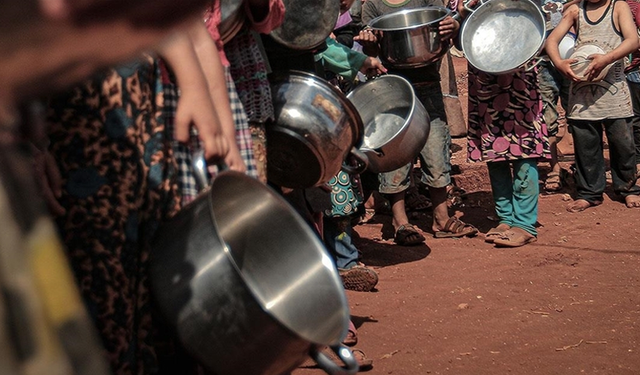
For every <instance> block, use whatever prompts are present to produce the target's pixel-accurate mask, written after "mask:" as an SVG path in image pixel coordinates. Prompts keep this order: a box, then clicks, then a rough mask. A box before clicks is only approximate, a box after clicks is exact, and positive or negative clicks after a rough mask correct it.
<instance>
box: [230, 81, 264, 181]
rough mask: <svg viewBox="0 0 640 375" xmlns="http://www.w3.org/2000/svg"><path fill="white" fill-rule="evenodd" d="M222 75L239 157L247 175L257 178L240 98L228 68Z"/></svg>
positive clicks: (249, 135) (249, 133)
mask: <svg viewBox="0 0 640 375" xmlns="http://www.w3.org/2000/svg"><path fill="white" fill-rule="evenodd" d="M224 74H225V79H226V82H227V92H228V93H229V103H230V104H231V114H232V115H233V121H234V122H235V126H236V142H237V144H238V148H239V149H240V155H241V156H242V160H243V161H244V164H245V166H246V167H247V175H249V176H251V177H254V178H258V168H257V167H256V159H255V158H254V156H253V141H252V140H251V131H250V130H249V122H248V120H247V115H246V114H245V111H244V107H243V106H242V102H241V101H240V98H238V93H237V91H236V86H235V85H234V83H233V77H231V73H230V72H229V68H225V70H224Z"/></svg>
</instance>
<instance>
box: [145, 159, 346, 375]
mask: <svg viewBox="0 0 640 375" xmlns="http://www.w3.org/2000/svg"><path fill="white" fill-rule="evenodd" d="M152 245H153V251H152V254H151V258H150V280H151V286H152V291H153V294H154V297H155V299H156V300H157V302H158V305H159V307H160V310H161V312H162V314H163V315H164V317H165V318H166V319H167V322H168V323H169V324H170V325H171V326H172V327H173V328H174V329H175V331H176V334H177V337H178V338H179V340H180V342H181V343H182V344H183V346H184V347H185V348H186V349H187V350H188V352H189V353H190V354H191V355H192V356H193V357H194V358H195V359H197V360H198V361H199V362H200V363H201V364H202V365H203V366H205V367H206V369H207V370H209V371H211V372H213V373H216V374H225V375H246V374H252V375H253V374H255V375H280V374H283V373H287V372H288V371H290V370H292V369H293V368H295V367H296V366H298V365H299V364H300V363H301V362H303V361H304V360H305V359H306V358H307V356H308V355H311V356H312V357H314V358H315V359H316V361H318V363H319V364H321V365H322V366H324V368H325V371H327V372H329V373H331V374H353V373H355V372H356V371H357V368H358V366H357V363H356V362H355V360H354V358H353V356H352V354H351V352H350V351H349V350H348V349H346V348H344V347H342V346H340V342H341V341H342V339H343V338H344V337H345V335H346V333H347V330H348V324H349V307H348V305H347V301H346V297H345V293H344V289H343V286H342V282H341V280H340V277H339V275H338V273H337V269H336V267H335V265H334V264H333V262H332V260H331V258H330V257H329V256H328V254H327V252H326V250H325V248H324V246H323V244H322V242H321V241H320V240H319V238H318V236H317V235H316V234H315V233H314V232H313V231H312V230H311V228H310V227H309V225H308V224H307V223H306V222H305V221H304V220H303V219H302V218H301V217H300V216H299V215H298V214H297V212H296V211H295V210H294V209H293V208H292V207H291V206H290V205H289V204H288V203H286V201H285V200H284V199H283V198H282V197H280V196H279V195H278V194H276V193H275V192H274V191H273V190H272V189H271V188H269V187H267V186H266V185H264V184H262V183H260V182H259V181H257V180H256V179H253V178H251V177H248V176H246V175H244V174H242V173H239V172H234V171H225V172H222V173H220V174H219V175H218V176H217V177H216V178H215V179H214V181H213V182H212V184H211V186H210V188H209V189H208V190H206V191H205V192H204V193H201V194H200V195H199V196H198V198H196V200H194V201H193V202H191V203H190V204H189V205H187V206H186V207H184V208H183V209H182V210H181V211H180V212H178V214H177V215H176V216H175V217H174V218H173V219H172V220H171V221H169V222H167V223H166V224H164V225H163V226H162V227H161V228H159V229H158V231H157V235H156V237H155V239H154V241H153V244H152ZM327 345H328V346H331V347H332V348H333V349H334V350H335V351H336V353H338V355H339V356H340V357H341V359H342V360H343V362H344V363H345V364H346V369H343V368H341V367H339V366H337V365H335V364H333V363H332V362H331V360H330V359H329V358H328V357H326V356H324V354H322V353H320V352H319V350H320V348H323V347H324V346H327Z"/></svg>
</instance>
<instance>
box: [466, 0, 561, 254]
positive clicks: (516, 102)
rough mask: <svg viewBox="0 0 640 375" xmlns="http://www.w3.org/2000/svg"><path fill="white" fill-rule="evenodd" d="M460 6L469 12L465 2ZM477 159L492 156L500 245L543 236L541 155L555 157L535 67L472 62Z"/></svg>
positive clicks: (495, 236) (493, 232)
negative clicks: (509, 69) (509, 68)
mask: <svg viewBox="0 0 640 375" xmlns="http://www.w3.org/2000/svg"><path fill="white" fill-rule="evenodd" d="M458 11H459V12H460V13H461V14H465V11H464V8H463V6H462V5H459V6H458ZM468 77H469V78H468V79H469V128H468V133H467V139H468V144H467V151H468V158H469V161H471V162H480V161H484V162H487V168H488V169H489V179H490V181H491V192H492V194H493V200H494V202H495V210H496V215H497V216H498V218H499V219H500V223H499V225H498V226H497V227H495V228H492V229H490V230H489V231H488V232H487V233H486V234H485V241H486V242H489V243H494V244H495V245H496V246H504V247H518V246H523V245H526V244H528V243H530V242H534V241H536V240H537V235H538V233H537V231H536V226H535V225H536V221H537V219H538V194H539V190H540V188H539V185H538V165H537V164H538V160H539V159H541V158H548V157H549V139H548V135H547V127H546V124H545V122H544V118H543V116H542V111H543V104H542V97H541V95H540V92H539V88H538V77H537V71H536V70H535V69H532V70H529V71H526V70H524V69H520V70H517V71H515V72H513V73H505V74H501V75H493V74H489V73H485V72H482V71H479V70H477V69H475V68H474V67H473V66H471V65H469V76H468Z"/></svg>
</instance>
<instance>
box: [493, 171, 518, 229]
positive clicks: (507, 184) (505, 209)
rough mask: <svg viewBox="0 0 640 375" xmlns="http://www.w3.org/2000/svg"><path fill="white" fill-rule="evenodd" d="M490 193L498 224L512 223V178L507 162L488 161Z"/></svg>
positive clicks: (509, 224)
mask: <svg viewBox="0 0 640 375" xmlns="http://www.w3.org/2000/svg"><path fill="white" fill-rule="evenodd" d="M487 168H488V169H489V180H490V182H491V194H492V195H493V201H494V203H495V209H496V215H497V216H498V219H500V224H505V225H508V226H509V227H511V226H512V225H513V221H514V218H513V211H514V209H513V198H512V197H513V178H512V177H511V167H510V165H509V162H506V161H500V162H488V163H487Z"/></svg>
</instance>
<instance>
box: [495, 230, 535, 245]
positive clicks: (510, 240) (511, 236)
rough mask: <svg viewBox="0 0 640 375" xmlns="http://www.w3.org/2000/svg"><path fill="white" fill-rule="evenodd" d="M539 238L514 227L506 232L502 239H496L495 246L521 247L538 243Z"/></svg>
mask: <svg viewBox="0 0 640 375" xmlns="http://www.w3.org/2000/svg"><path fill="white" fill-rule="evenodd" d="M537 240H538V238H537V237H536V236H534V235H532V234H531V233H529V232H527V231H526V230H524V229H522V228H518V227H512V228H511V229H509V230H507V231H505V232H504V233H503V234H502V236H500V238H496V239H495V240H494V241H493V244H494V245H496V246H499V247H520V246H524V245H526V244H528V243H532V242H536V241H537Z"/></svg>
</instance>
